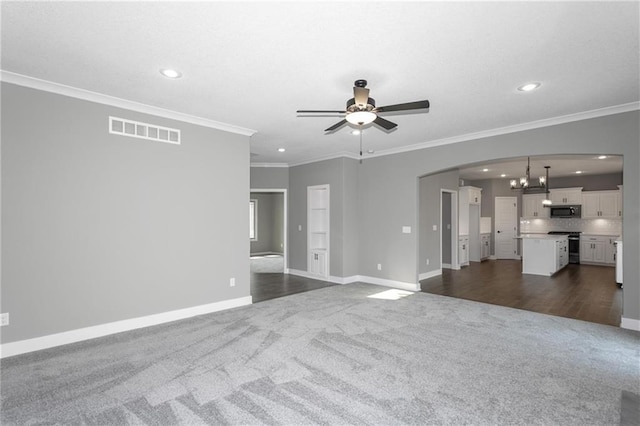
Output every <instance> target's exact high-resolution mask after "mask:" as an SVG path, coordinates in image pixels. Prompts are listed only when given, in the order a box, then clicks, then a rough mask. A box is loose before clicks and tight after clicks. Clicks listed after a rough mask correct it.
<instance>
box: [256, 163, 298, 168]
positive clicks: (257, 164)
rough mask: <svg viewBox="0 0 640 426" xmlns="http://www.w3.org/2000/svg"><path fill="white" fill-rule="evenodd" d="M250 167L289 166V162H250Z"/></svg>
mask: <svg viewBox="0 0 640 426" xmlns="http://www.w3.org/2000/svg"><path fill="white" fill-rule="evenodd" d="M250 166H251V167H266V168H269V167H285V168H286V167H289V164H287V163H251V164H250Z"/></svg>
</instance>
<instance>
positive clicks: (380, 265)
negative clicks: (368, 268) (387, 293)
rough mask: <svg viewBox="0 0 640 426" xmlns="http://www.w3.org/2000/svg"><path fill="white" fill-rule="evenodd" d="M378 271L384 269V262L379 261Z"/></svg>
mask: <svg viewBox="0 0 640 426" xmlns="http://www.w3.org/2000/svg"><path fill="white" fill-rule="evenodd" d="M378 271H382V263H378Z"/></svg>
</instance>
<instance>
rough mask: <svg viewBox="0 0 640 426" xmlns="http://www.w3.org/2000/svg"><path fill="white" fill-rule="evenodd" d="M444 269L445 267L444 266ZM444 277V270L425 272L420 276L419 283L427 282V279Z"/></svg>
mask: <svg viewBox="0 0 640 426" xmlns="http://www.w3.org/2000/svg"><path fill="white" fill-rule="evenodd" d="M442 267H443V268H444V265H442ZM439 275H442V269H436V270H435V271H429V272H423V273H421V274H420V275H418V281H422V280H426V279H427V278H432V277H437V276H439Z"/></svg>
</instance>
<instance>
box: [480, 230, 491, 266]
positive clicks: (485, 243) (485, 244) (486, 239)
mask: <svg viewBox="0 0 640 426" xmlns="http://www.w3.org/2000/svg"><path fill="white" fill-rule="evenodd" d="M489 256H491V234H480V259H481V260H484V259H488V258H489Z"/></svg>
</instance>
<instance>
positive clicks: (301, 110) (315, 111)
mask: <svg viewBox="0 0 640 426" xmlns="http://www.w3.org/2000/svg"><path fill="white" fill-rule="evenodd" d="M346 112H347V111H325V110H316V109H299V110H297V111H296V114H344V113H346Z"/></svg>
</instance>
